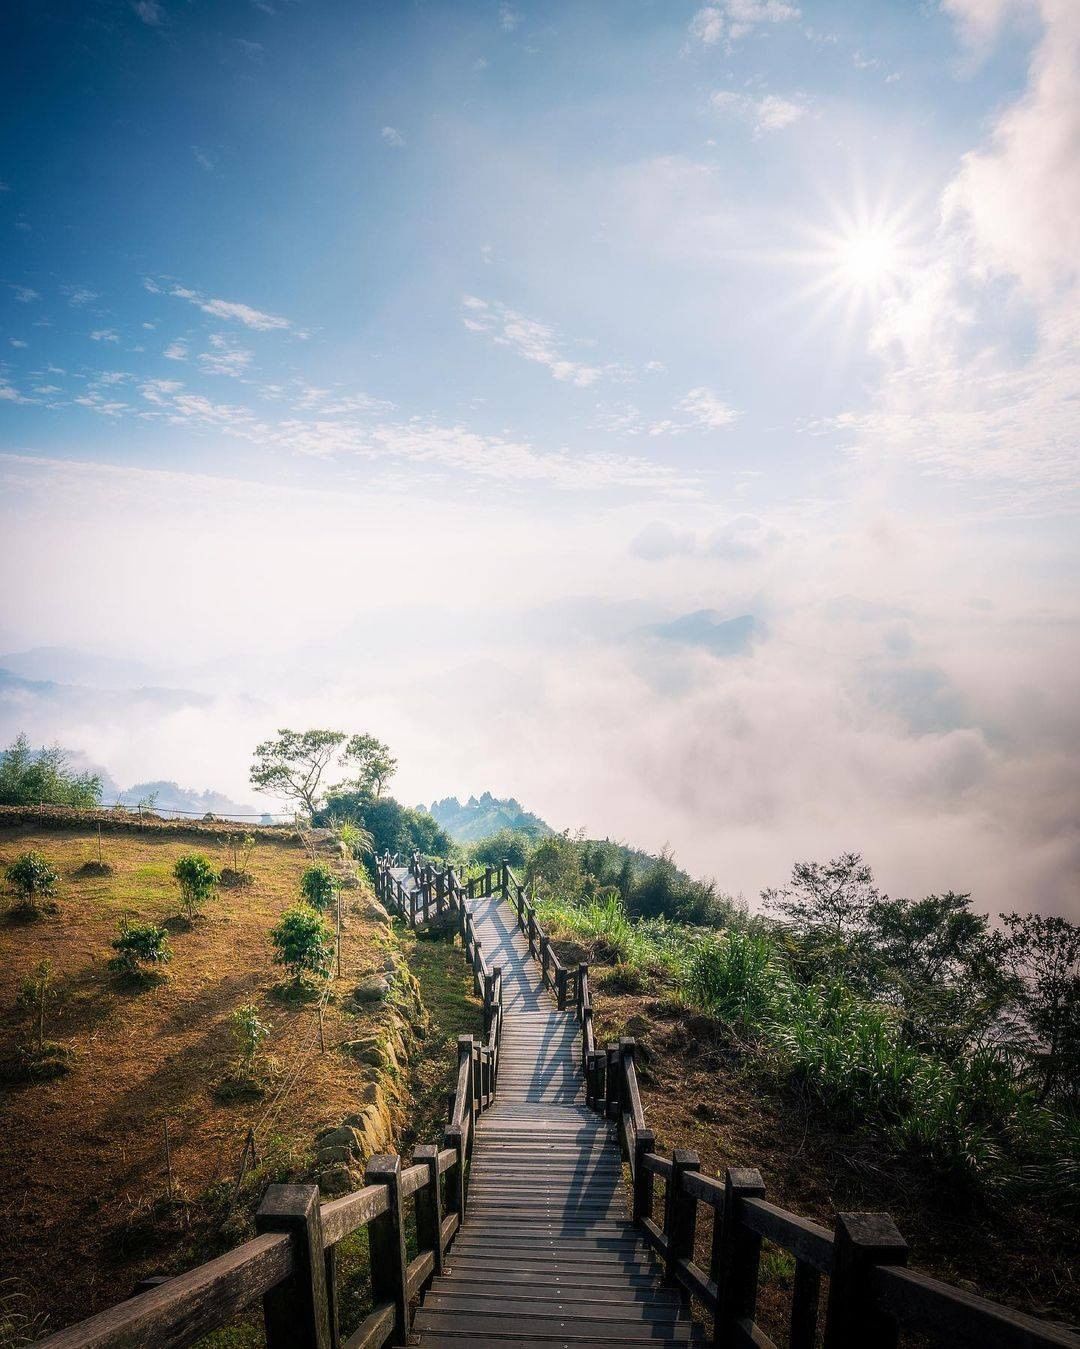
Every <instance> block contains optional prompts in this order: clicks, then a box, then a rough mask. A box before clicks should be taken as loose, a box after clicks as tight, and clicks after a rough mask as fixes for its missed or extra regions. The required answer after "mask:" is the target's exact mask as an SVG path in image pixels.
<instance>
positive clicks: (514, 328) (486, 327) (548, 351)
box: [462, 295, 615, 389]
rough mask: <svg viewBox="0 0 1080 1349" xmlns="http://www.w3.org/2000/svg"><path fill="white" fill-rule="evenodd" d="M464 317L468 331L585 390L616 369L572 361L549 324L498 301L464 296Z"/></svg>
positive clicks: (556, 377)
mask: <svg viewBox="0 0 1080 1349" xmlns="http://www.w3.org/2000/svg"><path fill="white" fill-rule="evenodd" d="M462 304H463V305H464V308H465V310H466V314H465V316H464V318H463V319H462V322H463V323H464V325H465V327H466V328H468V330H469V331H470V332H474V333H485V334H487V335H488V336H489V337H490V338H491V340H492V341H493V342H495V343H496V344H497V345H498V346H501V347H509V348H510V350H511V351H515V352H516V353H517V354H518V355H519V356H522V357H524V359H525V360H527V361H535V362H536V363H537V364H538V365H543V366H546V367H547V368H548V370H550V372H551V374H552V375H553V376H554V378H555V379H557V380H561V381H563V382H564V383H567V384H574V385H576V386H577V387H578V388H579V389H586V388H588V387H589V386H590V385H591V384H595V383H596V381H597V380H598V379H600V378H601V377H602V376H603V375H604V374H606V373H609V372H612V371H613V370H614V369H615V367H612V366H598V365H589V364H587V363H585V362H584V361H574V360H571V359H570V358H569V357H568V356H566V355H565V354H564V353H563V352H562V351H560V350H559V347H558V334H557V333H556V331H555V329H554V328H553V327H551V325H550V324H547V323H541V322H540V321H539V320H537V319H530V318H526V316H525V315H524V314H519V313H517V312H516V310H513V309H509V308H508V307H507V306H506V305H504V304H500V303H499V302H498V301H497V300H492V301H490V302H489V301H487V300H481V299H478V298H477V297H476V296H475V295H466V296H465V297H464V299H463V300H462Z"/></svg>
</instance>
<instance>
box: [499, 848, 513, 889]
mask: <svg viewBox="0 0 1080 1349" xmlns="http://www.w3.org/2000/svg"><path fill="white" fill-rule="evenodd" d="M499 888H500V889H501V890H502V893H503V899H506V898H508V896H509V890H510V859H509V857H504V858H503V860H502V876H501V877H500V879H499Z"/></svg>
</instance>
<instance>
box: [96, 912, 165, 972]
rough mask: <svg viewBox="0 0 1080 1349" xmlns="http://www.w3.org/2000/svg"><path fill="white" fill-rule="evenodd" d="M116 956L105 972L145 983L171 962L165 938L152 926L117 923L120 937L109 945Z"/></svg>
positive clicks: (157, 928)
mask: <svg viewBox="0 0 1080 1349" xmlns="http://www.w3.org/2000/svg"><path fill="white" fill-rule="evenodd" d="M112 947H113V950H114V951H115V952H116V955H115V956H113V958H112V959H111V960H110V961H109V968H110V969H111V970H114V971H115V972H116V973H117V974H119V975H122V976H123V977H125V978H127V979H146V978H148V977H149V976H150V975H151V974H153V973H155V972H156V968H157V967H158V966H160V965H167V964H168V963H169V961H170V960H171V959H172V950H171V948H170V946H169V934H168V932H166V930H165V929H164V928H163V927H158V926H157V925H156V924H154V923H129V922H128V920H127V919H126V918H124V919H121V921H120V935H119V936H118V937H117V938H116V940H115V941H114V942H113V943H112Z"/></svg>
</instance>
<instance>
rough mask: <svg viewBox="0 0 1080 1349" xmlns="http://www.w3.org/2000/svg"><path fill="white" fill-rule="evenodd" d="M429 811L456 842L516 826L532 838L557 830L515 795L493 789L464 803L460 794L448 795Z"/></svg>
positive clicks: (485, 835)
mask: <svg viewBox="0 0 1080 1349" xmlns="http://www.w3.org/2000/svg"><path fill="white" fill-rule="evenodd" d="M419 809H421V810H423V809H424V807H423V806H421V807H419ZM428 813H429V814H431V815H433V816H434V817H435V819H436V821H437V822H438V823H439V824H440V825H441V826H442V828H443V829H445V830H446V832H447V833H448V834H449V835H450V837H451V838H452V839H453V840H454V842H455V843H477V842H479V840H480V839H483V838H488V837H489V836H490V835H491V834H497V833H499V832H500V830H503V829H512V830H515V831H517V832H518V833H522V834H528V835H529V836H530V837H532V838H545V837H546V836H547V835H548V834H553V833H554V832H555V831H554V830H553V829H552V827H551V825H549V824H547V823H545V821H544V820H542V819H541V818H540V816H539V815H534V814H533V813H532V812H531V811H528V810H525V809H524V808H523V807H522V805H521V803H520V802H519V801H516V800H515V799H514V798H513V797H512V796H508V797H504V798H499V797H495V796H492V794H491V793H490V792H484V793H483V795H481V796H479V797H476V796H470V797H469V799H468V800H467V801H466V802H464V803H462V802H461V801H459V800H458V799H457V797H456V796H447V797H445V798H444V799H443V800H442V801H433V802H432V803H431V807H430V809H429V812H428Z"/></svg>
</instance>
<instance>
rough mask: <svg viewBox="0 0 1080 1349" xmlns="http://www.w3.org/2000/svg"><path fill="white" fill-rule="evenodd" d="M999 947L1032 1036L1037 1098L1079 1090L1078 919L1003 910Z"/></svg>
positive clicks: (1079, 927) (1079, 952)
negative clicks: (1012, 978) (1004, 911)
mask: <svg viewBox="0 0 1080 1349" xmlns="http://www.w3.org/2000/svg"><path fill="white" fill-rule="evenodd" d="M1001 920H1002V923H1003V924H1004V933H1003V935H1002V941H1001V952H1002V957H1003V960H1004V964H1005V968H1006V969H1007V970H1008V972H1009V973H1010V974H1011V975H1012V976H1013V977H1014V978H1015V979H1016V981H1017V992H1018V1002H1019V1004H1020V1008H1021V1010H1022V1012H1023V1014H1024V1016H1025V1018H1026V1020H1027V1023H1028V1026H1029V1028H1030V1031H1031V1035H1032V1039H1033V1042H1034V1043H1033V1046H1032V1049H1033V1052H1032V1058H1033V1061H1034V1064H1035V1067H1036V1070H1037V1072H1038V1074H1039V1078H1040V1085H1039V1092H1038V1095H1039V1100H1040V1101H1044V1100H1046V1099H1047V1097H1049V1096H1052V1095H1053V1094H1054V1093H1055V1092H1057V1091H1058V1090H1059V1089H1061V1090H1064V1091H1065V1092H1067V1093H1069V1094H1071V1095H1073V1096H1076V1095H1078V1094H1080V924H1077V923H1070V922H1069V921H1068V920H1067V919H1065V918H1046V917H1044V916H1043V915H1042V914H1039V913H1026V914H1019V913H1003V914H1001Z"/></svg>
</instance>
